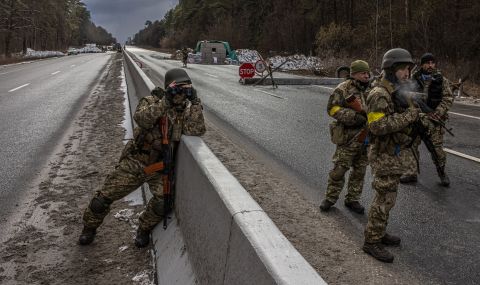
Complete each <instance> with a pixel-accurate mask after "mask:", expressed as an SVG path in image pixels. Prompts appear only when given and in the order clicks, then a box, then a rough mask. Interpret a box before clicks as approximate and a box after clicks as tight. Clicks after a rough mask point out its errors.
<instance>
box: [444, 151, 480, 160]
mask: <svg viewBox="0 0 480 285" xmlns="http://www.w3.org/2000/svg"><path fill="white" fill-rule="evenodd" d="M443 150H444V151H445V152H448V153H451V154H453V155H456V156H460V157H463V158H466V159H469V160H472V161H475V162H479V163H480V158H478V157H475V156H471V155H468V154H464V153H461V152H458V151H455V150H453V149H449V148H443Z"/></svg>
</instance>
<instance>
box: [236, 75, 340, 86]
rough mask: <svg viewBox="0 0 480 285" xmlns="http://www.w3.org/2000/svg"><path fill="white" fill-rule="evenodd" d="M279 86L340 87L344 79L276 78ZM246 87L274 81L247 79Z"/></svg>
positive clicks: (269, 79)
mask: <svg viewBox="0 0 480 285" xmlns="http://www.w3.org/2000/svg"><path fill="white" fill-rule="evenodd" d="M274 81H275V84H277V85H338V84H340V83H342V82H343V81H345V79H344V78H329V77H324V78H274ZM243 83H244V84H245V85H254V84H257V85H272V79H271V78H266V79H264V80H263V81H262V82H261V83H260V78H245V79H244V81H243Z"/></svg>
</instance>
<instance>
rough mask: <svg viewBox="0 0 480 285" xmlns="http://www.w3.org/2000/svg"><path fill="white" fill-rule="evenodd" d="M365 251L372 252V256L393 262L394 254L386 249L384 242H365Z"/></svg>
mask: <svg viewBox="0 0 480 285" xmlns="http://www.w3.org/2000/svg"><path fill="white" fill-rule="evenodd" d="M362 249H363V251H364V252H366V253H368V254H370V255H371V256H373V257H375V258H376V259H378V260H380V261H382V262H387V263H392V262H393V259H394V256H393V254H391V253H390V252H389V251H388V250H386V249H385V247H384V246H383V244H381V243H379V242H376V243H368V242H365V243H364V244H363V247H362Z"/></svg>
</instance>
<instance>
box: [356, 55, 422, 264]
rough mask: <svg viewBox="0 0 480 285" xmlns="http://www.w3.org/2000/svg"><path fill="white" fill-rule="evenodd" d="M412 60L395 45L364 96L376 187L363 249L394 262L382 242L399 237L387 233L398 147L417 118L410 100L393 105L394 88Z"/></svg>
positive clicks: (389, 242)
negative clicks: (374, 82)
mask: <svg viewBox="0 0 480 285" xmlns="http://www.w3.org/2000/svg"><path fill="white" fill-rule="evenodd" d="M412 65H413V60H412V57H411V55H410V53H409V52H408V51H407V50H404V49H401V48H395V49H391V50H389V51H387V52H386V53H385V55H384V56H383V61H382V69H383V72H382V75H381V77H380V78H379V80H378V82H377V84H376V86H374V88H373V89H372V90H371V91H370V93H369V94H368V96H367V118H368V128H369V131H370V135H369V136H370V147H369V153H368V158H369V160H368V162H369V164H370V166H371V168H372V173H373V182H372V188H373V189H374V190H375V192H376V193H375V198H374V199H373V202H372V205H371V206H370V211H369V213H368V223H367V226H366V228H365V243H364V245H363V251H365V252H366V253H368V254H370V255H372V256H373V257H375V258H376V259H378V260H380V261H383V262H393V259H394V257H393V255H392V254H391V253H390V252H388V251H387V250H386V249H385V247H384V245H391V246H397V245H400V238H399V237H396V236H393V235H390V234H387V233H386V227H387V223H388V217H389V213H390V210H391V209H392V208H393V206H394V205H395V199H396V197H397V188H398V184H399V182H400V176H401V175H402V173H403V166H404V164H403V162H402V160H401V157H400V156H399V153H400V150H401V149H402V148H405V147H406V145H408V144H409V143H410V141H411V138H410V137H409V136H408V133H409V128H408V127H409V125H410V124H412V123H414V122H415V121H416V120H417V119H418V113H419V111H418V109H417V108H416V106H414V105H413V104H412V103H410V106H409V108H407V109H406V110H405V109H403V110H402V109H400V108H398V106H395V105H394V102H393V99H392V96H394V95H393V94H394V90H395V89H396V88H397V87H398V86H399V85H401V84H402V83H405V82H406V81H407V80H408V78H409V74H410V68H411V67H412Z"/></svg>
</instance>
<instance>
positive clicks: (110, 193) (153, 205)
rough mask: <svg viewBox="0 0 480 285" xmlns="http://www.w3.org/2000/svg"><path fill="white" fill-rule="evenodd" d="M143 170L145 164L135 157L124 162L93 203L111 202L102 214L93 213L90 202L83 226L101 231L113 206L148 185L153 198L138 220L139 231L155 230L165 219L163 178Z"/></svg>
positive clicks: (110, 177) (109, 177) (107, 179)
mask: <svg viewBox="0 0 480 285" xmlns="http://www.w3.org/2000/svg"><path fill="white" fill-rule="evenodd" d="M143 167H144V166H143V164H142V163H140V162H139V161H137V160H135V159H134V158H132V157H125V158H123V159H122V160H121V161H120V162H119V163H118V165H117V166H116V167H115V170H114V171H113V172H111V173H110V174H109V175H108V176H107V178H106V180H105V182H104V184H103V187H102V189H101V190H99V191H97V192H96V194H95V196H94V197H93V199H92V202H93V200H94V199H95V198H96V197H102V199H103V200H104V201H108V203H106V204H105V210H104V211H103V212H101V213H96V212H94V211H92V209H91V205H92V202H90V204H89V206H88V207H87V208H86V209H85V212H84V214H83V222H84V225H85V226H87V227H90V228H97V227H99V226H100V225H101V224H102V222H103V219H104V218H105V216H106V215H107V214H108V213H109V212H110V204H111V203H112V202H114V201H116V200H119V199H122V198H123V197H125V196H127V195H128V194H130V193H131V192H133V191H134V190H135V189H137V188H138V187H140V186H141V185H142V184H143V183H144V182H147V183H148V185H149V188H150V192H152V195H153V197H152V199H150V201H149V202H148V205H147V208H146V209H145V211H144V212H143V213H142V214H141V215H140V217H139V228H140V229H142V230H145V231H150V230H152V229H153V228H154V227H155V225H156V224H158V223H159V222H160V221H161V220H162V217H163V198H162V197H163V187H162V177H161V175H160V174H158V173H155V174H152V175H146V174H145V173H144V172H143Z"/></svg>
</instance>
